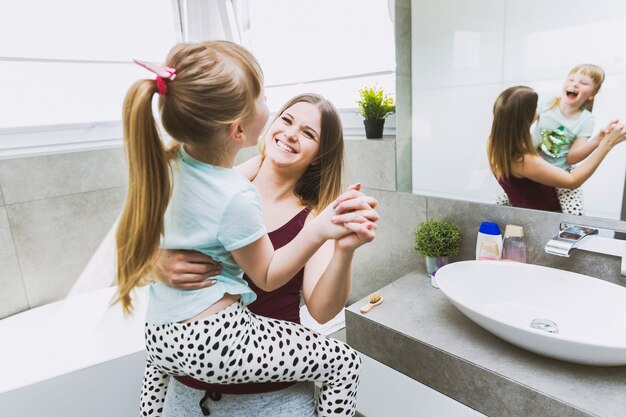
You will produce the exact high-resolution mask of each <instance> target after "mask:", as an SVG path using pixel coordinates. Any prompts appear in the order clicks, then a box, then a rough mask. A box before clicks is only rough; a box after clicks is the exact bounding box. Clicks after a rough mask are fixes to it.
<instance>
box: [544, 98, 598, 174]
mask: <svg viewBox="0 0 626 417" xmlns="http://www.w3.org/2000/svg"><path fill="white" fill-rule="evenodd" d="M594 125H595V117H594V116H593V114H592V113H591V112H590V111H589V110H583V111H582V113H581V114H580V116H579V117H577V118H576V119H568V118H567V117H565V116H564V115H563V113H561V110H560V109H559V107H558V106H556V107H554V108H553V109H549V110H543V111H541V112H540V113H539V121H538V122H537V124H536V125H535V129H534V130H533V132H532V135H533V143H534V144H535V146H537V148H538V151H539V155H541V157H542V158H543V159H545V160H546V161H548V162H550V163H551V164H552V165H555V166H557V167H559V168H563V169H566V170H569V169H571V168H572V166H571V165H570V164H568V163H567V154H568V153H569V150H570V148H571V146H572V143H574V140H576V138H577V137H581V136H586V137H590V136H591V135H592V134H593V128H594Z"/></svg>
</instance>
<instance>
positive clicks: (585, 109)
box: [533, 64, 616, 215]
mask: <svg viewBox="0 0 626 417" xmlns="http://www.w3.org/2000/svg"><path fill="white" fill-rule="evenodd" d="M603 81H604V70H602V68H600V67H599V66H597V65H593V64H582V65H577V66H575V67H574V68H572V70H571V71H570V72H569V74H568V75H567V78H566V79H565V82H564V83H563V87H562V91H561V97H557V98H555V99H553V100H551V102H550V103H549V104H548V106H547V108H545V109H543V110H540V114H539V120H538V122H537V125H536V126H535V129H534V130H533V141H534V143H535V145H537V146H538V150H539V155H540V156H541V157H542V158H543V159H545V160H546V161H548V162H549V163H551V164H552V165H554V166H557V167H559V168H562V169H565V170H568V171H570V170H571V169H572V165H574V164H577V163H579V162H581V161H582V160H584V159H585V158H586V157H588V156H589V155H590V154H591V152H593V151H594V149H596V148H597V147H598V144H599V143H600V140H601V139H602V137H603V135H604V134H605V133H606V132H607V131H608V129H610V127H611V125H612V124H613V123H615V122H616V121H613V122H611V124H610V125H609V126H608V127H607V129H605V130H603V131H601V132H599V133H598V134H596V135H595V136H593V137H592V133H593V129H594V125H595V118H594V116H593V114H592V113H591V110H592V108H593V103H594V98H595V96H596V94H597V93H598V91H599V90H600V87H602V82H603ZM557 195H558V197H559V200H560V203H561V209H562V211H563V212H565V213H570V214H578V215H582V214H583V198H582V190H581V189H580V188H577V189H574V190H570V189H563V188H557Z"/></svg>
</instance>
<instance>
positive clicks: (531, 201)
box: [498, 175, 562, 212]
mask: <svg viewBox="0 0 626 417" xmlns="http://www.w3.org/2000/svg"><path fill="white" fill-rule="evenodd" d="M498 182H499V183H500V185H501V186H502V188H504V191H505V192H506V194H507V196H508V197H509V201H510V202H511V205H512V206H513V207H522V208H529V209H535V210H545V211H557V212H561V211H562V210H561V204H560V203H559V198H558V197H557V195H556V189H555V188H554V187H550V186H548V185H543V184H540V183H538V182H535V181H533V180H530V179H528V178H516V177H514V176H513V175H510V176H509V177H503V178H502V179H500V180H498Z"/></svg>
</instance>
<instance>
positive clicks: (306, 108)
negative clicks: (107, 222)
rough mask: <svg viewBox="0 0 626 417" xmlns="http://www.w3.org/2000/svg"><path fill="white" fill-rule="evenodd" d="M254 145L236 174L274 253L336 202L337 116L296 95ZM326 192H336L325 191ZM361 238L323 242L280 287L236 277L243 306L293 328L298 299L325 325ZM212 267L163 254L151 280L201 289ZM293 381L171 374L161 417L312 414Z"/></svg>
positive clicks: (188, 256) (310, 394)
mask: <svg viewBox="0 0 626 417" xmlns="http://www.w3.org/2000/svg"><path fill="white" fill-rule="evenodd" d="M261 147H262V150H261V155H260V156H256V157H254V158H252V159H250V160H248V161H246V162H245V163H243V164H241V165H239V166H237V167H235V169H237V170H239V172H241V173H243V174H245V175H246V177H248V179H250V180H251V181H252V185H254V186H255V188H256V189H257V190H258V192H259V195H260V197H261V204H262V206H263V213H264V218H265V226H266V228H267V229H268V230H271V232H270V233H269V236H270V239H271V240H272V243H273V244H274V247H275V248H276V249H278V248H280V247H282V246H283V245H285V244H287V243H289V242H290V241H291V240H292V239H293V238H294V237H295V236H297V235H298V233H300V231H301V230H302V227H303V226H304V225H305V224H306V223H307V221H310V220H311V219H313V218H314V215H313V212H315V211H317V210H319V209H320V208H323V207H324V206H325V205H326V203H325V200H326V201H332V200H333V199H334V198H336V197H337V194H336V193H337V191H338V189H339V184H340V183H341V172H342V163H343V154H344V149H343V148H344V146H343V129H342V126H341V119H340V117H339V114H338V112H337V110H336V109H335V107H334V106H333V105H332V103H330V102H329V101H328V100H326V99H325V98H324V97H322V96H319V95H317V94H300V95H298V96H296V97H294V98H292V99H290V100H289V101H288V102H287V103H285V105H284V106H283V107H282V108H281V109H280V110H279V111H278V112H277V113H276V116H275V118H274V120H273V121H272V123H271V124H270V125H269V127H268V128H267V129H266V130H265V133H264V137H263V141H262V142H261ZM332 184H336V186H333V185H332ZM333 189H336V190H337V191H335V193H333V194H329V190H333ZM359 200H360V201H353V200H351V202H352V203H353V204H357V203H359V205H353V207H352V208H353V209H356V210H358V212H359V213H360V214H361V215H363V216H365V217H368V218H372V219H374V220H375V219H377V213H376V212H375V211H374V210H373V209H372V208H371V207H376V204H377V202H376V200H375V199H372V198H371V197H369V198H365V197H364V198H362V199H359ZM347 203H348V202H346V203H344V204H347ZM344 204H342V205H344ZM368 212H369V214H368ZM368 241H369V240H365V239H363V238H360V236H359V235H357V234H351V235H348V236H345V237H343V238H341V239H338V240H335V241H328V242H326V243H325V244H324V245H323V246H322V247H321V248H320V249H319V250H318V251H317V253H316V254H315V255H314V256H312V257H311V259H310V260H309V261H308V262H307V263H306V265H305V267H304V268H303V269H302V270H300V271H298V273H297V274H296V275H295V276H294V277H293V278H292V279H291V280H290V281H289V282H288V283H287V284H285V285H283V286H282V287H280V288H278V289H276V290H274V291H271V292H266V291H262V290H260V289H258V288H256V286H255V285H254V283H253V282H252V281H250V279H249V278H248V277H247V276H246V275H245V274H244V276H243V278H244V279H245V280H246V282H248V284H249V285H250V286H251V287H252V288H253V289H254V292H255V293H256V294H257V299H256V300H255V301H254V302H253V303H251V304H250V305H249V306H248V308H249V309H250V311H252V312H254V313H255V314H259V315H262V316H266V317H271V318H275V319H281V320H288V321H293V322H296V323H300V300H303V301H304V303H305V304H306V306H307V308H308V310H309V312H310V314H311V315H312V316H313V318H314V319H315V320H317V321H318V322H320V323H325V322H327V321H328V320H330V319H332V318H333V317H335V316H336V315H337V314H338V313H339V312H340V311H341V310H342V309H343V308H344V307H345V305H346V302H347V300H348V295H349V294H350V288H351V282H352V271H351V269H352V268H351V267H352V259H353V256H354V252H355V250H356V249H357V248H358V247H360V246H361V245H363V244H365V243H367V242H368ZM212 270H213V263H212V262H211V259H210V258H208V257H207V256H206V255H204V254H201V253H198V252H190V251H172V250H164V251H161V256H160V257H159V260H158V262H157V268H155V272H157V273H156V274H155V276H156V277H158V278H159V279H160V280H162V282H164V283H166V284H167V285H169V286H171V287H174V288H190V287H191V286H192V285H195V288H202V286H207V285H209V282H208V281H209V280H208V279H207V278H210V276H211V275H210V272H211V271H212ZM192 283H193V284H192ZM183 384H184V385H183ZM294 384H295V383H285V382H282V383H265V384H260V383H254V384H234V385H215V384H206V383H202V382H199V381H195V380H193V379H191V378H189V377H175V378H174V379H173V380H170V385H169V389H168V392H167V398H166V401H165V408H164V410H163V416H164V417H165V416H169V417H176V416H187V417H192V416H197V417H201V416H202V415H203V412H206V410H210V412H211V416H216V417H224V416H233V415H237V416H239V417H252V416H257V415H258V412H259V411H258V410H260V409H262V410H264V412H265V413H266V414H267V415H270V416H272V417H287V416H289V417H292V416H298V417H312V416H314V415H315V399H314V386H313V384H312V383H310V382H300V383H298V384H296V385H294ZM185 385H186V386H185ZM188 387H189V388H188ZM198 404H201V406H200V407H198ZM201 407H202V410H201Z"/></svg>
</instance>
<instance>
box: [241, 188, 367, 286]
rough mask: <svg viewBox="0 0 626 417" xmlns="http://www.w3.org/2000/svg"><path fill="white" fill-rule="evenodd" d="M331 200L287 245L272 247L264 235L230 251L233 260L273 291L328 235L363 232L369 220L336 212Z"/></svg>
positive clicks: (354, 194) (353, 192)
mask: <svg viewBox="0 0 626 417" xmlns="http://www.w3.org/2000/svg"><path fill="white" fill-rule="evenodd" d="M359 195H360V193H359V192H358V191H356V190H349V191H347V192H346V193H344V194H342V195H341V196H340V197H339V199H337V200H336V201H343V200H349V199H352V198H356V197H358V196H359ZM332 206H333V205H332V204H331V205H330V206H328V207H327V208H326V209H324V211H322V212H321V213H320V215H319V216H317V217H316V218H314V219H313V220H311V221H310V222H308V223H306V224H305V225H304V228H303V229H302V231H301V232H300V233H299V234H298V235H297V236H296V237H295V238H294V239H293V240H292V241H291V242H290V243H289V244H287V245H285V246H283V247H282V248H280V249H278V250H276V251H274V248H273V246H272V243H271V241H270V239H269V237H268V236H267V235H265V236H263V237H262V238H260V239H258V240H257V241H255V242H254V243H252V244H250V245H247V246H245V247H243V248H241V249H237V250H234V251H232V255H233V258H234V259H235V262H237V264H238V265H239V266H240V267H241V268H242V269H243V270H244V271H245V273H246V275H248V277H250V279H251V280H252V281H253V282H254V283H255V284H256V285H257V286H258V287H259V288H261V289H262V290H264V291H273V290H275V289H277V288H280V287H281V286H283V285H284V284H285V283H287V282H288V281H289V280H290V279H291V278H292V277H293V276H294V275H295V274H296V273H297V272H298V271H299V270H300V269H301V268H302V267H303V266H304V265H305V263H306V262H307V261H308V260H309V259H310V258H311V257H312V256H313V254H314V253H315V252H316V251H317V250H318V249H319V248H320V247H321V246H322V244H323V243H324V242H325V241H326V240H328V239H339V238H341V237H343V236H346V235H348V234H349V233H352V232H355V233H361V234H366V233H367V232H366V231H367V230H369V229H371V227H372V226H371V223H372V222H370V221H368V220H367V219H366V218H364V217H363V216H361V215H360V214H358V213H355V212H352V213H341V214H337V213H336V212H335V208H333V207H332Z"/></svg>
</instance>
